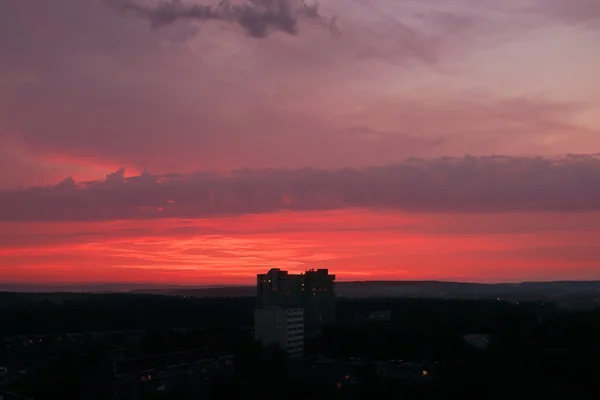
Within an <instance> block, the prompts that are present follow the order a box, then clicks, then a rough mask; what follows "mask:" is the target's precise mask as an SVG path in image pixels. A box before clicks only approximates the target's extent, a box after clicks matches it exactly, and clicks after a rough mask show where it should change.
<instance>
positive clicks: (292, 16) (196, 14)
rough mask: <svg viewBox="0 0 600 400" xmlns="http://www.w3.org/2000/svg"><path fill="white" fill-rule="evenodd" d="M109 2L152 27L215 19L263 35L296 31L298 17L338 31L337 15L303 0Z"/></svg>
mask: <svg viewBox="0 0 600 400" xmlns="http://www.w3.org/2000/svg"><path fill="white" fill-rule="evenodd" d="M106 3H107V4H108V5H109V6H111V7H113V8H117V9H119V10H122V11H125V12H132V13H135V14H137V15H139V16H141V17H143V18H146V19H148V20H149V21H150V24H151V26H152V27H153V28H160V27H163V26H166V25H170V24H172V23H174V22H177V21H179V20H195V21H210V20H216V21H225V22H230V23H236V24H239V25H240V26H241V27H243V28H244V29H245V30H246V32H247V33H248V35H250V36H253V37H256V38H263V37H266V36H267V35H268V33H269V31H271V30H278V31H281V32H285V33H287V34H290V35H295V34H296V33H297V31H298V18H307V19H312V20H315V21H319V22H320V23H323V24H324V25H326V26H328V27H329V28H330V29H331V30H332V31H335V19H332V18H326V17H324V16H322V15H321V14H320V13H319V9H318V5H317V4H316V3H315V4H311V5H309V4H306V3H304V1H302V0H299V1H297V0H247V1H246V2H245V3H244V4H240V5H234V4H231V3H230V2H229V1H228V0H222V1H221V2H219V4H218V5H216V6H212V5H205V4H184V3H182V2H181V0H170V1H161V2H160V3H159V4H158V5H157V6H155V7H152V6H149V5H147V4H142V3H140V2H139V1H135V0H106Z"/></svg>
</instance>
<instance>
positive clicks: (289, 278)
mask: <svg viewBox="0 0 600 400" xmlns="http://www.w3.org/2000/svg"><path fill="white" fill-rule="evenodd" d="M334 281H335V275H329V271H328V270H326V269H318V270H309V271H306V273H304V274H290V273H288V272H287V271H282V270H280V269H276V268H274V269H271V270H270V271H269V272H268V273H266V274H259V275H258V276H257V283H256V291H257V303H258V304H257V308H259V309H268V308H282V309H287V308H302V309H303V310H304V335H305V336H306V337H314V336H316V335H318V334H319V333H320V331H321V327H322V326H323V325H324V324H330V323H333V322H335V291H334Z"/></svg>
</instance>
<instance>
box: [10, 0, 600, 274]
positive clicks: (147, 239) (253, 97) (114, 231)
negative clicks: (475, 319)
mask: <svg viewBox="0 0 600 400" xmlns="http://www.w3.org/2000/svg"><path fill="white" fill-rule="evenodd" d="M202 1H203V0H193V1H192V0H180V1H175V0H163V1H158V0H86V1H81V0H53V1H34V0H1V1H0V281H2V282H3V283H23V282H26V283H82V284H83V283H99V282H114V283H116V282H119V283H127V282H130V283H131V282H135V283H164V284H183V285H214V284H252V283H254V282H255V274H257V273H263V272H265V271H266V270H268V269H270V268H274V267H275V268H284V269H288V270H290V271H294V272H298V271H302V270H305V269H309V268H329V269H330V270H331V271H332V272H333V273H335V274H336V275H337V278H338V280H344V281H350V280H383V279H385V280H458V281H472V282H517V281H547V280H580V279H600V79H598V71H600V51H599V50H600V49H599V46H600V45H599V43H600V2H598V1H597V0H569V1H564V0H505V1H492V0H418V1H417V0H376V1H368V0H321V1H320V2H319V3H304V2H303V1H302V0H230V1H229V2H221V3H217V2H216V1H212V0H205V2H204V3H203V2H202Z"/></svg>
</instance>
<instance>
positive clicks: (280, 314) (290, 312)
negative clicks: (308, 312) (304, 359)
mask: <svg viewBox="0 0 600 400" xmlns="http://www.w3.org/2000/svg"><path fill="white" fill-rule="evenodd" d="M254 338H255V339H256V340H258V341H259V342H261V343H262V344H263V345H270V344H276V345H278V346H279V347H280V348H281V349H282V350H285V351H286V352H287V353H288V354H289V355H290V356H292V357H301V356H302V353H303V351H304V309H302V308H257V309H256V310H254Z"/></svg>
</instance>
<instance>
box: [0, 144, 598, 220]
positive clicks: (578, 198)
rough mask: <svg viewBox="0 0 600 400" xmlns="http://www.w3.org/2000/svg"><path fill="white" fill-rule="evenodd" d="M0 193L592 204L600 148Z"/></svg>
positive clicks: (262, 206)
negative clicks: (564, 153)
mask: <svg viewBox="0 0 600 400" xmlns="http://www.w3.org/2000/svg"><path fill="white" fill-rule="evenodd" d="M124 172H125V171H124V170H119V171H117V172H115V173H113V174H109V175H107V177H106V179H105V180H103V181H93V182H84V183H79V184H76V183H75V182H74V181H73V180H72V179H71V178H67V179H66V180H65V181H63V182H61V183H59V184H58V185H55V186H48V187H35V188H29V189H25V190H12V191H2V192H0V220H3V221H20V220H28V221H37V220H96V219H154V218H171V217H172V218H198V217H212V216H223V215H241V214H254V213H269V212H276V211H281V210H296V211H308V210H328V209H341V208H350V207H366V208H378V209H395V210H399V211H423V212H508V211H533V212H535V211H586V210H588V211H589V210H600V155H569V156H565V157H561V158H541V157H536V158H528V157H507V156H488V157H473V156H467V157H464V158H439V159H432V160H423V159H408V160H406V161H405V162H403V163H400V164H396V165H389V166H381V167H371V168H360V169H359V168H346V169H338V170H318V169H311V168H305V169H296V170H278V169H270V170H237V171H232V172H230V173H228V174H226V175H220V174H212V173H198V174H187V175H177V174H171V175H165V176H153V175H151V174H148V173H143V174H142V175H140V176H135V177H129V178H125V176H124Z"/></svg>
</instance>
